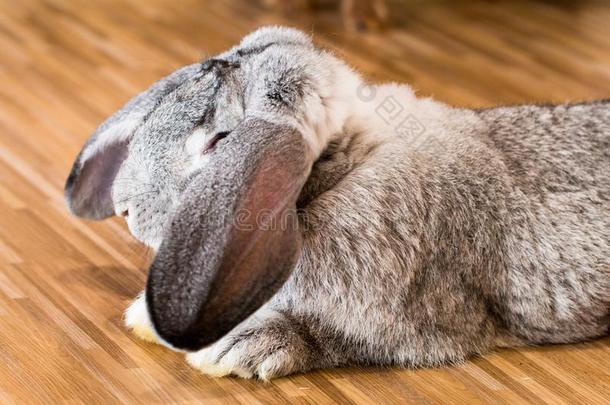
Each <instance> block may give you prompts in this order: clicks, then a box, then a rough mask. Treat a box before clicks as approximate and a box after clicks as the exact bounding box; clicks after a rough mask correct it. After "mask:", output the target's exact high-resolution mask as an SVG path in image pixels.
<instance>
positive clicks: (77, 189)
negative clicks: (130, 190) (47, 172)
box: [66, 140, 129, 219]
mask: <svg viewBox="0 0 610 405" xmlns="http://www.w3.org/2000/svg"><path fill="white" fill-rule="evenodd" d="M128 144H129V141H127V140H125V141H119V142H115V143H112V144H109V145H107V146H106V147H105V148H104V149H102V150H100V151H99V152H97V153H96V154H94V155H93V156H91V157H90V158H89V159H87V160H86V161H85V162H84V163H83V164H82V167H80V168H78V167H77V165H79V163H78V161H77V162H76V163H75V164H74V167H73V168H72V173H71V174H70V177H69V178H68V181H67V182H66V199H67V201H68V206H69V207H70V210H71V211H72V213H73V214H75V215H78V216H80V217H85V218H92V219H103V218H106V217H109V216H111V215H114V205H113V203H112V184H113V183H114V179H115V178H116V175H117V173H118V171H119V169H120V167H121V165H122V164H123V161H124V160H125V159H126V158H127V146H128Z"/></svg>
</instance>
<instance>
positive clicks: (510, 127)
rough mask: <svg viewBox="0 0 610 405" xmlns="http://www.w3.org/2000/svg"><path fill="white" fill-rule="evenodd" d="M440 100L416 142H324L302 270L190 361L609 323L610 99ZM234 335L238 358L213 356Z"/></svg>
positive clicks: (350, 356)
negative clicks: (459, 106) (480, 103)
mask: <svg viewBox="0 0 610 405" xmlns="http://www.w3.org/2000/svg"><path fill="white" fill-rule="evenodd" d="M429 103H430V101H428V100H426V101H424V105H422V106H421V107H422V108H423V109H425V110H427V111H429V110H430V104H429ZM417 107H418V106H417V103H415V105H413V106H411V108H413V109H412V110H411V113H413V114H414V115H415V116H420V117H421V116H426V114H419V113H418V111H417ZM437 108H438V110H437V111H438V115H436V114H432V117H431V118H430V121H429V122H428V121H426V122H423V123H422V124H423V126H424V127H426V131H425V132H424V134H422V135H421V137H420V139H418V141H417V143H414V142H413V140H412V139H405V138H402V137H400V136H390V137H376V136H370V137H369V138H368V139H367V137H365V136H361V135H360V136H359V135H358V134H356V135H349V134H346V137H345V138H342V139H340V140H337V141H336V142H335V143H334V144H333V145H331V146H330V147H329V149H328V150H327V153H326V155H325V156H323V157H321V158H320V160H319V161H318V162H317V163H316V164H315V165H314V168H313V171H312V174H311V175H310V177H309V180H308V183H306V185H305V188H304V191H303V194H302V195H301V198H300V200H301V202H302V204H303V206H302V207H301V209H302V212H301V228H302V229H303V230H304V235H305V237H304V243H303V249H302V253H301V258H300V260H299V262H298V264H297V266H296V269H295V270H294V272H293V273H292V276H291V277H290V279H289V280H288V281H287V282H286V284H285V285H284V287H283V288H282V289H281V290H280V291H279V292H278V293H277V294H276V296H275V297H274V298H273V300H272V301H271V302H269V303H268V304H267V305H266V306H265V307H263V308H261V310H259V313H258V314H257V316H254V317H253V318H252V319H250V321H248V322H246V323H245V324H243V325H241V327H238V329H237V330H236V331H234V332H233V333H232V334H230V335H229V336H228V337H226V338H224V339H223V340H221V341H220V342H219V343H216V344H215V345H214V346H212V347H211V348H208V349H204V350H203V351H202V352H201V353H196V354H193V355H189V356H190V357H189V358H190V361H191V363H193V364H195V365H196V366H198V367H200V368H203V369H204V370H206V371H208V372H211V373H212V374H217V373H220V374H224V373H229V372H232V373H237V374H240V375H251V374H252V373H257V374H258V375H259V376H264V377H271V376H275V375H282V374H285V373H291V372H294V371H302V370H305V369H309V368H319V367H331V366H337V365H349V364H381V365H387V364H398V365H403V366H437V365H441V364H446V363H449V362H457V361H461V360H463V359H465V358H467V357H468V356H470V355H473V354H476V353H482V352H485V351H487V350H489V349H492V348H494V347H498V346H511V345H518V344H543V343H568V342H577V341H580V340H583V339H591V338H594V337H598V336H601V335H603V334H605V333H607V332H608V330H609V329H610V257H609V255H610V201H609V195H608V191H609V190H610V156H609V152H610V146H609V143H610V103H608V102H596V103H587V104H576V105H563V106H517V107H502V108H497V109H488V110H482V111H466V110H453V109H449V108H448V107H444V106H441V105H439V106H438V107H437ZM465 118H466V119H465ZM371 119H375V118H374V117H371ZM433 120H438V121H436V122H434V121H433ZM452 120H456V121H455V122H453V121H452ZM428 128H434V129H435V130H430V129H428ZM380 139H381V143H380ZM331 235H332V236H331ZM236 339H237V340H236ZM236 342H237V344H236ZM248 342H249V343H248ZM227 345H232V347H234V352H233V356H234V357H230V358H227V359H226V360H225V361H223V360H222V356H221V360H220V361H216V360H217V358H218V357H219V353H221V352H223V351H227V350H228V346H227ZM278 347H282V348H284V350H285V351H286V352H285V353H284V356H283V357H282V356H278V355H277V349H278ZM237 357H240V361H239V362H237V364H234V363H235V359H236V358H237ZM267 358H271V359H272V360H271V361H269V362H267V364H266V365H265V366H263V367H262V368H260V367H258V368H257V367H256V366H261V365H263V364H264V363H265V360H266V359H267ZM251 364H254V365H256V366H255V367H252V366H251ZM270 364H273V365H274V367H275V369H270ZM219 365H220V367H218V366H219Z"/></svg>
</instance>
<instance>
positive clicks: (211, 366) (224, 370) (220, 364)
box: [186, 338, 253, 378]
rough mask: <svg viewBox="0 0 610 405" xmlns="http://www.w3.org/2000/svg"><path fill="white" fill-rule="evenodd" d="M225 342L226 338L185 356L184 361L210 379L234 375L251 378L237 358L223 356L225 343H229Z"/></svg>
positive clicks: (250, 374)
mask: <svg viewBox="0 0 610 405" xmlns="http://www.w3.org/2000/svg"><path fill="white" fill-rule="evenodd" d="M225 340H226V338H225V339H222V340H220V341H219V342H217V343H216V344H214V345H212V346H210V347H207V348H205V349H202V350H199V351H198V352H194V353H189V354H187V355H186V361H187V362H188V363H189V364H190V365H191V366H193V367H194V368H196V369H197V370H199V371H201V372H202V373H204V374H207V375H210V376H212V377H224V376H227V375H236V376H238V377H242V378H251V377H252V376H253V375H252V373H251V372H250V371H249V370H248V369H247V368H245V367H242V366H241V365H240V361H239V358H237V356H235V355H232V356H228V353H227V355H223V351H224V350H225V346H226V343H229V342H226V341H225Z"/></svg>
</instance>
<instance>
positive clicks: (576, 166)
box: [479, 101, 610, 343]
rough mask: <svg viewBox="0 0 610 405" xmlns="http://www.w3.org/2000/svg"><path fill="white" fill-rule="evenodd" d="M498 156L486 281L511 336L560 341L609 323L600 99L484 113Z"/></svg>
mask: <svg viewBox="0 0 610 405" xmlns="http://www.w3.org/2000/svg"><path fill="white" fill-rule="evenodd" d="M479 116H480V117H481V119H482V120H483V122H484V123H485V126H484V128H485V130H484V131H483V132H482V133H481V135H480V139H481V140H482V142H484V143H485V144H486V145H488V146H489V147H490V149H491V150H494V151H495V152H496V154H497V156H498V158H499V159H500V160H501V161H502V162H503V164H504V166H505V168H506V172H507V173H508V179H509V180H510V193H509V194H508V195H507V199H506V201H507V213H506V215H505V216H503V217H504V218H505V221H506V223H505V226H504V230H505V242H504V249H503V251H502V255H503V258H504V260H505V261H506V262H505V264H504V266H502V267H500V269H502V271H500V272H499V274H498V275H497V276H499V277H496V278H494V279H491V280H489V283H488V287H489V289H490V290H492V291H494V295H495V300H494V301H495V303H496V305H497V306H498V309H497V310H498V311H499V312H500V313H502V314H504V320H505V322H506V323H507V325H508V326H509V327H510V329H511V330H512V331H513V332H514V333H516V334H517V335H518V336H519V337H520V338H522V339H524V340H526V341H529V342H535V343H543V342H568V341H574V340H578V339H582V338H588V337H593V336H597V335H600V334H603V333H605V332H606V331H607V330H608V327H609V325H610V320H609V319H610V317H609V314H610V102H607V101H600V102H593V103H583V104H573V105H561V106H523V107H507V108H498V109H491V110H485V111H482V112H480V114H479Z"/></svg>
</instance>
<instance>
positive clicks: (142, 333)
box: [125, 293, 159, 343]
mask: <svg viewBox="0 0 610 405" xmlns="http://www.w3.org/2000/svg"><path fill="white" fill-rule="evenodd" d="M125 326H127V328H129V329H130V330H131V331H132V332H133V333H134V334H135V335H136V336H137V337H139V338H140V339H142V340H146V341H147V342H152V343H159V339H158V338H157V335H156V334H155V332H154V331H153V328H152V323H151V322H150V317H149V315H148V310H147V309H146V299H145V296H144V293H140V295H138V297H137V298H136V299H135V300H134V301H133V302H132V303H131V305H130V306H129V308H127V311H125Z"/></svg>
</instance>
